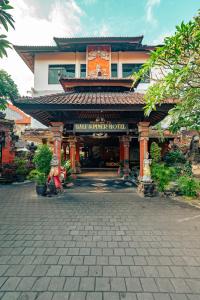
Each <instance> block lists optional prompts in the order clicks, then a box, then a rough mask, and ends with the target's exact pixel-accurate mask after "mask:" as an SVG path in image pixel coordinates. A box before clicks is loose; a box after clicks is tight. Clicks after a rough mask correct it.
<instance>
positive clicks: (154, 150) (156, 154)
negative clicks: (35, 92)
mask: <svg viewBox="0 0 200 300" xmlns="http://www.w3.org/2000/svg"><path fill="white" fill-rule="evenodd" d="M150 154H151V159H152V162H153V163H157V162H159V161H161V148H160V147H159V146H158V144H157V143H156V142H153V143H152V144H151V147H150Z"/></svg>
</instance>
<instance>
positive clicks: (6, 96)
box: [0, 70, 19, 110]
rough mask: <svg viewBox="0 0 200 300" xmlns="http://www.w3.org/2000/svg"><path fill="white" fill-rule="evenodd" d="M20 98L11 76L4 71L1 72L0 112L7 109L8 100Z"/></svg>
mask: <svg viewBox="0 0 200 300" xmlns="http://www.w3.org/2000/svg"><path fill="white" fill-rule="evenodd" d="M18 96H19V92H18V89H17V86H16V84H15V83H14V81H13V80H12V78H11V76H10V75H9V74H8V73H7V72H6V71H4V70H0V110H4V109H5V108H6V100H13V99H14V98H17V97H18Z"/></svg>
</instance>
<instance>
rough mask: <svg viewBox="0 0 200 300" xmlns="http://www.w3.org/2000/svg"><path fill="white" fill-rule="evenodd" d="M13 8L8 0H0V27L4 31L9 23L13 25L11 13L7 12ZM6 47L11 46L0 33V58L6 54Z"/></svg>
mask: <svg viewBox="0 0 200 300" xmlns="http://www.w3.org/2000/svg"><path fill="white" fill-rule="evenodd" d="M10 9H13V7H12V6H10V5H9V0H0V27H3V28H4V29H5V30H6V31H8V29H9V25H10V26H11V27H12V28H15V27H14V20H13V17H12V15H11V14H10V13H9V12H8V11H9V10H10ZM6 48H12V47H11V43H10V42H9V41H8V40H7V36H6V35H5V34H0V58H2V57H3V56H7V52H6Z"/></svg>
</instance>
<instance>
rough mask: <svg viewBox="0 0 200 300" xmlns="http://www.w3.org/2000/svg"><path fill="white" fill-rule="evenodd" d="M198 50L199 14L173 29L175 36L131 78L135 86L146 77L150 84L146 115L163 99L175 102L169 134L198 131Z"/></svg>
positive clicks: (199, 76)
mask: <svg viewBox="0 0 200 300" xmlns="http://www.w3.org/2000/svg"><path fill="white" fill-rule="evenodd" d="M199 49H200V11H199V12H198V15H197V16H196V17H195V18H194V19H193V20H191V21H189V22H188V23H184V22H182V23H181V24H180V25H179V26H176V32H175V34H174V35H172V36H171V37H167V38H165V40H164V45H163V46H161V47H157V48H156V50H155V51H152V52H151V54H150V58H149V60H148V61H147V62H146V63H145V64H144V65H143V67H142V68H141V69H140V71H139V72H138V73H137V74H134V83H136V82H138V81H139V80H140V79H141V78H142V77H143V76H144V75H145V74H148V73H149V74H150V79H151V82H152V83H153V84H152V85H150V87H149V88H148V90H147V93H146V94H145V100H146V107H145V114H146V115H149V114H150V113H151V111H152V110H156V107H157V106H158V105H159V104H161V103H162V101H163V100H164V99H166V98H171V99H178V103H177V105H176V106H175V107H174V108H173V109H172V110H171V111H170V115H171V117H172V123H171V126H170V127H171V130H172V131H177V130H179V129H180V128H181V127H187V128H192V129H199V128H200V118H199V115H200V51H199ZM153 69H154V71H152V72H151V70H153Z"/></svg>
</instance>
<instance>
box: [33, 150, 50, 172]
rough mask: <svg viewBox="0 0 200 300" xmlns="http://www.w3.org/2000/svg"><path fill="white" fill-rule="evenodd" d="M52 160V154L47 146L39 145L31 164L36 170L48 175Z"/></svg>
mask: <svg viewBox="0 0 200 300" xmlns="http://www.w3.org/2000/svg"><path fill="white" fill-rule="evenodd" d="M51 159H52V152H51V150H50V148H49V147H48V145H40V146H39V147H38V149H37V151H36V152H35V155H34V158H33V162H34V163H35V165H36V169H37V170H38V171H39V172H41V173H44V174H45V175H48V174H49V172H50V162H51Z"/></svg>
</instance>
